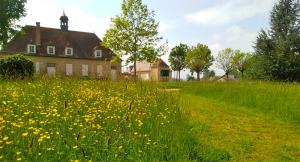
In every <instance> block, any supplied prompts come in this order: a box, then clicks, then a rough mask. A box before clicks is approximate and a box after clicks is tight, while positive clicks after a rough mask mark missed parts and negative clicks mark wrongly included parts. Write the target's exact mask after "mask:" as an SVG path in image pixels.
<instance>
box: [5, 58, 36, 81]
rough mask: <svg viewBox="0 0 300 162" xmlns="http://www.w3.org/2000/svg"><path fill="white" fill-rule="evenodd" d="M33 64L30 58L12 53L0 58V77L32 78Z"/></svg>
mask: <svg viewBox="0 0 300 162" xmlns="http://www.w3.org/2000/svg"><path fill="white" fill-rule="evenodd" d="M33 73H34V64H33V62H32V60H30V59H28V58H26V57H24V56H23V55H19V54H18V55H14V56H11V57H8V58H5V59H2V60H0V78H1V79H24V78H32V76H33Z"/></svg>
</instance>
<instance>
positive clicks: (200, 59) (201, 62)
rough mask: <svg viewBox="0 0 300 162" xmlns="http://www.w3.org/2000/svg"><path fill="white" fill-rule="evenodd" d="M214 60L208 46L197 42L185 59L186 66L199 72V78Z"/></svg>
mask: <svg viewBox="0 0 300 162" xmlns="http://www.w3.org/2000/svg"><path fill="white" fill-rule="evenodd" d="M213 61H214V58H213V56H212V55H211V51H210V49H209V48H208V46H206V45H203V44H200V43H199V44H197V46H194V47H191V49H190V50H189V51H188V53H187V55H186V59H185V63H186V67H187V68H189V69H190V70H191V71H193V72H196V73H197V79H198V80H200V73H201V72H203V70H205V69H208V68H209V67H210V66H211V65H212V62H213Z"/></svg>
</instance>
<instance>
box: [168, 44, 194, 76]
mask: <svg viewBox="0 0 300 162" xmlns="http://www.w3.org/2000/svg"><path fill="white" fill-rule="evenodd" d="M188 50H189V47H188V46H187V45H186V44H179V45H178V46H176V47H174V48H173V49H172V50H171V53H170V55H169V62H170V64H171V68H172V70H174V71H178V74H179V75H178V80H180V71H181V70H183V69H184V68H185V57H186V53H187V52H188Z"/></svg>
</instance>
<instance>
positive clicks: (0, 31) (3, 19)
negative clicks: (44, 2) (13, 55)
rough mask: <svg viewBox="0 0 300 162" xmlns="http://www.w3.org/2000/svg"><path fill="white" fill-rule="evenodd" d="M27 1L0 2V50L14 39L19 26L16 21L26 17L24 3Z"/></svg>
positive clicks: (5, 0)
mask: <svg viewBox="0 0 300 162" xmlns="http://www.w3.org/2000/svg"><path fill="white" fill-rule="evenodd" d="M26 2H27V0H13V1H12V0H0V4H1V5H0V49H1V48H2V47H3V46H5V45H6V44H7V42H8V41H9V40H10V39H11V38H12V37H14V36H15V35H16V34H17V33H18V30H17V28H19V27H20V26H18V25H16V24H15V23H16V21H18V20H20V18H22V17H24V16H25V15H26V12H25V3H26Z"/></svg>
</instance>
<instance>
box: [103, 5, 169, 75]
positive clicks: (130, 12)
mask: <svg viewBox="0 0 300 162" xmlns="http://www.w3.org/2000/svg"><path fill="white" fill-rule="evenodd" d="M154 16H155V14H154V11H149V10H148V8H147V6H146V5H144V4H143V3H142V0H123V4H122V13H121V14H120V15H117V16H116V17H115V18H113V19H112V25H111V26H110V29H108V30H107V31H106V34H105V35H104V38H103V42H102V45H104V46H106V47H108V48H110V49H111V50H112V51H113V52H114V53H115V54H117V55H118V56H119V57H120V58H121V57H122V56H126V55H128V56H129V57H128V59H127V63H129V62H134V66H136V61H143V60H146V61H149V62H151V61H154V60H155V59H156V58H157V57H158V56H160V55H161V53H162V52H164V49H165V48H164V46H160V47H159V48H157V47H158V46H159V43H160V41H161V39H162V38H161V37H158V25H159V24H158V23H157V22H156V21H155V19H154ZM134 71H135V72H134V73H135V76H136V67H135V68H134Z"/></svg>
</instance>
